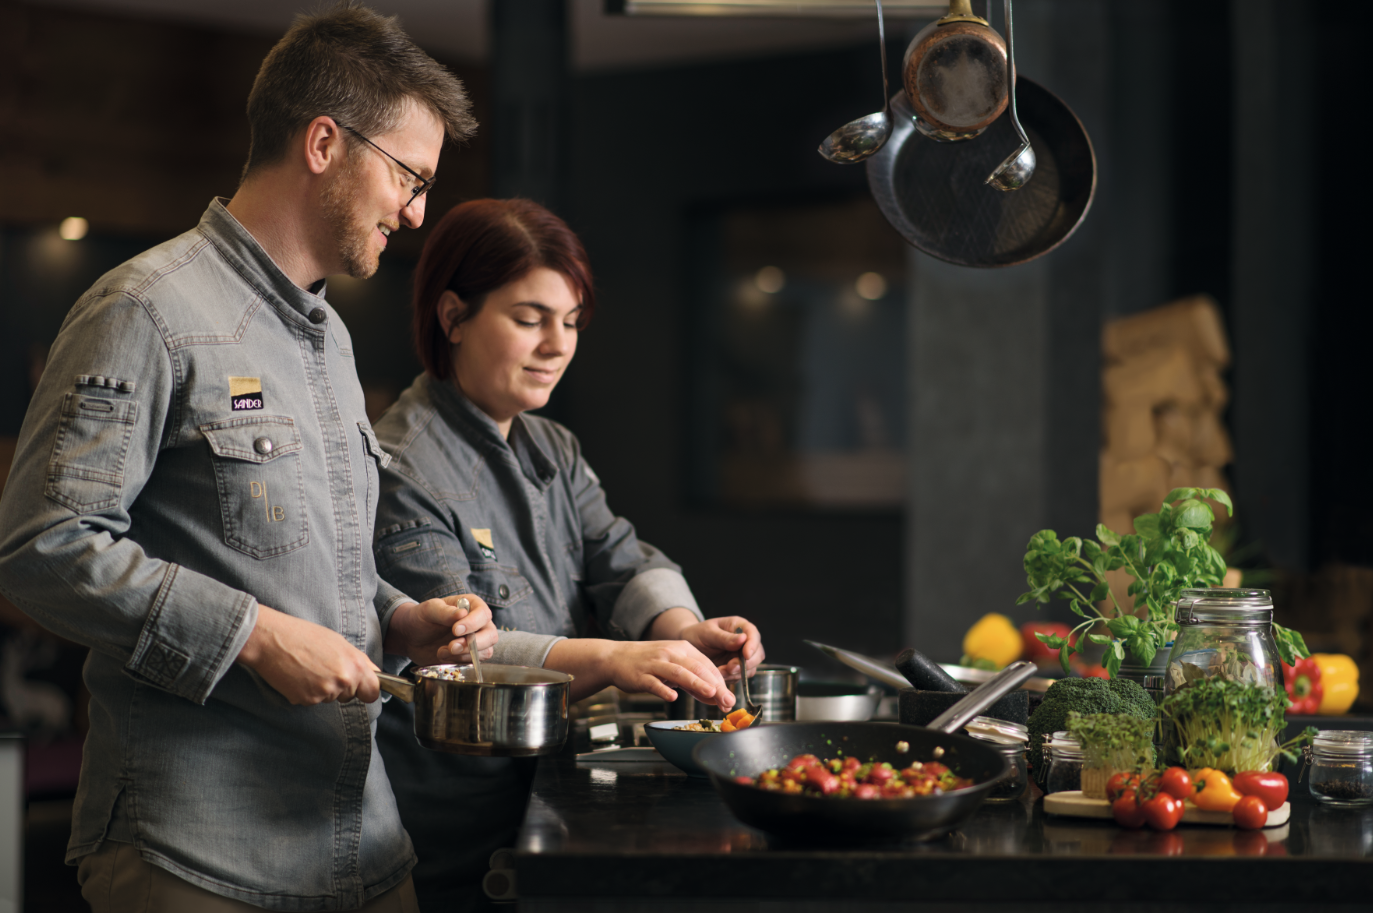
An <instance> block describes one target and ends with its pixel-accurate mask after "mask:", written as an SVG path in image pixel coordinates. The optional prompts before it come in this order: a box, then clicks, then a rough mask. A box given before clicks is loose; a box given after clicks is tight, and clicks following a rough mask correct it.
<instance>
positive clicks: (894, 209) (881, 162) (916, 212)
mask: <svg viewBox="0 0 1373 913" xmlns="http://www.w3.org/2000/svg"><path fill="white" fill-rule="evenodd" d="M1015 86H1016V105H1017V110H1018V111H1019V114H1020V121H1021V123H1022V124H1023V125H1024V127H1025V131H1026V133H1027V134H1028V135H1029V137H1030V143H1031V144H1032V145H1033V146H1034V150H1035V160H1036V165H1035V173H1034V176H1033V177H1031V178H1030V180H1029V181H1027V182H1026V184H1025V186H1024V187H1022V188H1020V189H1019V190H1015V191H1011V192H1009V193H1008V192H1004V191H1001V190H997V189H995V188H993V187H988V186H987V185H986V184H985V183H984V181H985V180H986V178H987V175H989V174H991V173H992V171H993V170H994V169H995V168H996V167H997V166H998V165H1000V164H1001V161H1002V159H1004V158H1005V157H1006V155H1007V153H1009V152H1011V151H1012V150H1014V149H1015V148H1016V146H1018V145H1019V144H1020V138H1019V137H1018V136H1017V135H1016V133H1015V128H1014V127H1013V126H1012V125H1011V119H1010V118H1009V117H999V118H997V120H996V121H995V122H994V123H993V124H992V125H991V126H990V127H988V128H987V130H986V132H984V133H983V134H982V135H981V136H979V137H977V138H976V139H970V140H966V141H964V142H960V143H940V142H936V141H934V140H932V139H929V138H927V137H925V136H922V135H921V134H920V132H919V131H918V130H916V128H915V124H914V122H913V121H912V120H911V118H912V116H913V115H914V113H915V112H914V111H913V110H912V109H911V105H910V102H909V101H908V100H907V99H906V93H905V92H898V93H897V94H896V95H895V96H893V97H892V100H891V116H892V122H893V124H894V126H893V129H892V135H891V139H889V140H887V144H886V145H885V146H883V147H882V148H881V149H880V150H879V151H878V152H877V153H876V154H875V155H873V157H872V158H870V159H868V162H867V167H868V187H869V189H871V191H872V195H873V199H875V200H876V201H877V205H878V206H879V207H880V208H881V210H882V214H883V215H884V216H886V217H887V221H888V222H890V223H891V224H892V227H894V228H895V229H896V230H897V231H898V232H900V233H901V236H902V237H904V238H905V239H906V241H907V242H909V243H910V244H911V245H913V246H914V247H916V248H918V249H920V250H922V251H924V252H925V253H927V254H929V255H930V256H932V257H938V258H939V259H940V260H947V261H948V262H949V263H953V264H956V265H958V266H981V267H998V266H1014V265H1015V264H1017V263H1024V262H1025V261H1027V260H1033V259H1034V258H1035V257H1038V256H1040V255H1042V254H1046V253H1048V252H1049V251H1051V250H1053V249H1054V248H1055V247H1057V246H1058V245H1060V244H1062V243H1063V242H1064V241H1066V240H1067V239H1068V237H1069V236H1070V235H1072V233H1073V232H1074V231H1075V230H1076V229H1077V227H1078V225H1080V224H1082V220H1083V219H1084V218H1086V216H1087V210H1088V209H1089V208H1090V207H1091V205H1092V197H1093V195H1094V194H1095V193H1096V155H1095V154H1094V153H1093V151H1092V142H1091V140H1090V139H1088V137H1087V131H1086V130H1085V129H1083V126H1082V122H1081V121H1079V120H1078V119H1077V116H1076V115H1074V114H1073V112H1072V109H1070V108H1069V107H1068V106H1067V105H1065V104H1064V103H1063V102H1062V100H1060V99H1059V97H1058V96H1057V95H1055V94H1054V93H1052V92H1050V91H1049V90H1048V89H1046V88H1044V87H1043V86H1041V85H1039V84H1037V83H1035V82H1033V81H1032V80H1029V79H1026V78H1025V77H1024V76H1020V77H1018V78H1017V79H1016V82H1015Z"/></svg>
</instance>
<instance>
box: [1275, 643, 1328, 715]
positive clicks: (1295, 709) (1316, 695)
mask: <svg viewBox="0 0 1373 913" xmlns="http://www.w3.org/2000/svg"><path fill="white" fill-rule="evenodd" d="M1282 678H1283V684H1284V685H1285V686H1286V688H1287V712H1288V713H1295V714H1297V715H1298V716H1315V715H1316V714H1317V713H1319V712H1320V709H1321V698H1322V697H1324V696H1325V686H1324V685H1322V684H1321V667H1320V666H1319V665H1318V664H1317V663H1316V660H1315V659H1313V658H1312V657H1310V656H1308V657H1306V658H1305V659H1299V660H1297V663H1296V665H1294V666H1289V665H1288V664H1287V663H1283V664H1282Z"/></svg>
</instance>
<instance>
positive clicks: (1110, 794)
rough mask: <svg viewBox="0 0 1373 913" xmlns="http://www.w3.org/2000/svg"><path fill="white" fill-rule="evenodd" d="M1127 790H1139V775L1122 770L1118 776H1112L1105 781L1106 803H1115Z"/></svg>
mask: <svg viewBox="0 0 1373 913" xmlns="http://www.w3.org/2000/svg"><path fill="white" fill-rule="evenodd" d="M1127 789H1130V790H1137V789H1139V774H1132V773H1129V772H1128V771H1124V770H1122V771H1121V772H1120V773H1118V774H1112V775H1111V779H1109V780H1107V781H1106V800H1107V801H1108V802H1114V801H1116V800H1117V799H1119V798H1120V796H1121V794H1122V793H1124V792H1125V791H1126V790H1127Z"/></svg>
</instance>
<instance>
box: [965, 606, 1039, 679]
mask: <svg viewBox="0 0 1373 913" xmlns="http://www.w3.org/2000/svg"><path fill="white" fill-rule="evenodd" d="M1022 646H1024V644H1023V643H1022V641H1021V639H1020V631H1019V630H1017V628H1016V626H1015V625H1014V624H1012V623H1011V620H1010V619H1009V618H1007V617H1006V616H1005V615H999V614H997V613H996V612H990V613H988V614H986V615H983V616H982V617H981V618H979V619H978V621H977V624H975V625H973V626H972V627H971V628H969V629H968V633H967V634H964V635H963V654H964V655H965V656H966V657H968V659H970V660H974V659H985V660H989V661H991V662H993V663H995V664H996V665H997V667H998V668H1000V667H1002V666H1008V665H1010V664H1011V663H1013V662H1015V661H1016V660H1018V659H1020V650H1021V647H1022Z"/></svg>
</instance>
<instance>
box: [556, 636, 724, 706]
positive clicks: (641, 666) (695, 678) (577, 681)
mask: <svg viewBox="0 0 1373 913" xmlns="http://www.w3.org/2000/svg"><path fill="white" fill-rule="evenodd" d="M544 668H545V669H556V670H558V671H559V672H568V673H571V674H572V676H573V677H574V685H573V695H572V697H573V700H577V699H579V698H581V697H585V696H586V695H588V694H594V693H595V692H597V691H599V690H601V689H602V688H604V687H606V686H608V685H614V686H616V687H617V688H620V689H621V690H623V691H628V692H630V693H631V694H644V693H647V694H653V695H656V696H658V697H660V698H662V699H663V700H665V701H675V700H676V699H677V696H678V692H681V691H685V692H686V693H687V694H690V695H691V696H692V697H694V698H695V699H696V700H698V701H700V702H702V703H704V704H713V705H715V706H717V707H720V708H722V709H724V710H728V709H730V708H731V707H733V706H734V692H733V691H731V690H730V688H729V685H727V684H726V683H725V678H724V676H723V675H721V674H720V670H719V669H717V668H716V667H715V664H714V663H713V662H711V661H710V659H709V658H707V657H706V655H705V654H704V653H702V652H701V651H700V650H698V649H696V648H695V647H693V646H692V645H691V644H689V643H687V642H686V641H684V640H641V641H633V640H630V641H621V640H599V639H592V638H574V639H568V640H560V641H558V642H557V643H555V644H554V645H553V648H552V649H551V650H549V653H548V658H547V659H546V660H545V661H544Z"/></svg>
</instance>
